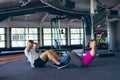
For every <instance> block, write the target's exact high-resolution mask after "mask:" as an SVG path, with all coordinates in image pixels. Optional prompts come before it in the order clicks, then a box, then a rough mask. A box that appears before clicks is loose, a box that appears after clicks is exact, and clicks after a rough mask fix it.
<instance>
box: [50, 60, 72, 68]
mask: <svg viewBox="0 0 120 80" xmlns="http://www.w3.org/2000/svg"><path fill="white" fill-rule="evenodd" d="M69 62H70V61H66V62H65V63H60V64H59V65H57V64H51V66H53V67H56V68H57V69H61V68H64V67H66V66H67V65H68V64H69Z"/></svg>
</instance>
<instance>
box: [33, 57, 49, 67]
mask: <svg viewBox="0 0 120 80" xmlns="http://www.w3.org/2000/svg"><path fill="white" fill-rule="evenodd" d="M46 62H47V61H43V60H42V59H41V58H37V59H36V60H35V61H34V66H35V68H40V67H44V66H45V64H46Z"/></svg>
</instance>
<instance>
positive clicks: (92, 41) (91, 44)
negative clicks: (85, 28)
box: [89, 39, 97, 48]
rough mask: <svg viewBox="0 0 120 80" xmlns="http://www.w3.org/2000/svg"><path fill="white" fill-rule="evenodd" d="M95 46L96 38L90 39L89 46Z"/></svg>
mask: <svg viewBox="0 0 120 80" xmlns="http://www.w3.org/2000/svg"><path fill="white" fill-rule="evenodd" d="M96 46H97V42H96V40H94V39H92V40H90V42H89V47H90V48H93V47H96Z"/></svg>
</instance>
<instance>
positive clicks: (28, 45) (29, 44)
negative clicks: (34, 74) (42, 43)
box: [25, 42, 33, 52]
mask: <svg viewBox="0 0 120 80" xmlns="http://www.w3.org/2000/svg"><path fill="white" fill-rule="evenodd" d="M32 45H33V44H32V43H30V42H28V43H27V46H26V48H25V49H26V50H27V51H28V52H29V51H30V49H31V47H32Z"/></svg>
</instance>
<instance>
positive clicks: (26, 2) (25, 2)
mask: <svg viewBox="0 0 120 80" xmlns="http://www.w3.org/2000/svg"><path fill="white" fill-rule="evenodd" d="M30 1H31V0H19V2H20V3H21V6H25V5H27V4H28V3H29V2H30Z"/></svg>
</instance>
